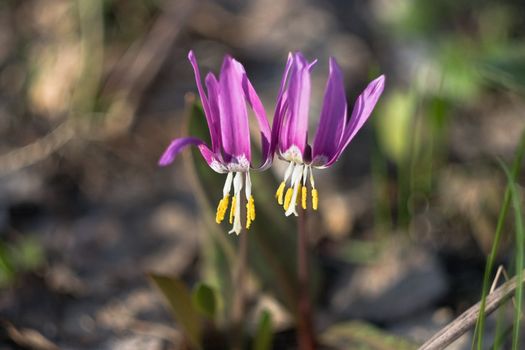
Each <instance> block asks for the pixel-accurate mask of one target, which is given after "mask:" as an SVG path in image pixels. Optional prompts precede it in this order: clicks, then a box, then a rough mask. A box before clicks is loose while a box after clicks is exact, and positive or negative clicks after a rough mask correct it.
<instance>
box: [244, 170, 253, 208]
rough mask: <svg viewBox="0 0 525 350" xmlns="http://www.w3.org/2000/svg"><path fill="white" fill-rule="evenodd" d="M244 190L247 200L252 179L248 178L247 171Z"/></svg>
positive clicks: (250, 193)
mask: <svg viewBox="0 0 525 350" xmlns="http://www.w3.org/2000/svg"><path fill="white" fill-rule="evenodd" d="M244 191H245V193H246V200H247V201H249V200H250V197H251V196H252V180H251V179H250V172H249V171H247V172H246V188H245V190H244Z"/></svg>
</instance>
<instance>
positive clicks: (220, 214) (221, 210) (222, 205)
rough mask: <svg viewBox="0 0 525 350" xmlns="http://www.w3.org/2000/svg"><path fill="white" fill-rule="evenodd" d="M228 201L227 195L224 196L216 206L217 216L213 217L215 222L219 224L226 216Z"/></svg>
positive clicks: (228, 196)
mask: <svg viewBox="0 0 525 350" xmlns="http://www.w3.org/2000/svg"><path fill="white" fill-rule="evenodd" d="M229 201H230V195H229V194H227V195H226V196H224V197H223V198H222V199H221V200H220V201H219V205H218V206H217V214H216V215H215V222H216V223H218V224H220V223H221V222H222V220H224V215H225V214H226V210H228V203H229Z"/></svg>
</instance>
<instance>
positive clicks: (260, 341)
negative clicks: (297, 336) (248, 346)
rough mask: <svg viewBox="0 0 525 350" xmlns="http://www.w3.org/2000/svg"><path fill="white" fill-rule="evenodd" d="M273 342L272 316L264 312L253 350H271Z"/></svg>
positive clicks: (258, 326) (260, 319)
mask: <svg viewBox="0 0 525 350" xmlns="http://www.w3.org/2000/svg"><path fill="white" fill-rule="evenodd" d="M272 340H273V325H272V315H271V314H270V313H269V312H268V311H266V310H264V311H263V312H262V313H261V317H260V318H259V324H258V325H257V332H256V333H255V339H254V341H253V350H270V349H271V348H272Z"/></svg>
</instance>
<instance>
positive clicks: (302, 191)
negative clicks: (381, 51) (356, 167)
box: [271, 52, 385, 216]
mask: <svg viewBox="0 0 525 350" xmlns="http://www.w3.org/2000/svg"><path fill="white" fill-rule="evenodd" d="M315 63H316V61H313V62H308V61H307V60H306V59H305V58H304V56H303V55H302V54H301V53H299V52H297V53H293V54H290V55H289V56H288V62H287V63H286V68H285V73H284V75H283V79H282V82H281V87H280V90H279V94H278V98H277V105H276V108H275V117H274V121H273V127H272V145H271V148H272V152H276V153H277V154H278V156H279V157H280V158H281V159H283V160H286V161H288V162H290V164H289V166H288V168H287V170H286V172H285V174H284V180H283V182H282V183H281V184H280V186H279V188H278V189H277V192H276V198H277V200H278V202H279V204H280V205H283V206H284V209H285V213H286V215H287V216H289V215H291V214H295V215H297V209H296V207H297V205H298V203H299V201H300V202H301V206H302V207H303V208H304V209H306V207H307V182H308V179H309V182H310V186H311V193H312V208H313V209H314V210H317V207H318V193H317V189H316V188H315V181H314V177H313V172H312V168H319V169H322V168H326V167H329V166H331V165H332V164H333V163H334V162H336V161H337V160H338V159H339V157H340V156H341V153H342V152H343V151H344V150H345V148H346V147H347V146H348V144H349V143H350V141H351V140H352V139H353V137H354V136H355V135H356V134H357V132H358V131H359V130H360V129H361V127H362V126H363V124H364V123H365V122H366V120H367V119H368V117H369V116H370V114H371V113H372V110H373V109H374V106H375V105H376V103H377V100H378V99H379V97H380V96H381V93H382V92H383V88H384V84H385V77H384V76H383V75H381V76H380V77H378V78H377V79H375V80H373V81H372V82H371V83H370V84H369V85H368V86H367V87H366V89H365V90H364V91H363V92H362V93H361V95H359V97H358V98H357V101H356V102H355V104H354V108H353V110H352V113H351V114H350V117H349V116H348V113H347V102H346V93H345V89H344V82H343V76H342V74H341V70H340V68H339V66H338V65H337V62H336V61H335V59H334V58H330V64H329V66H330V67H329V75H328V81H327V84H326V89H325V94H324V101H323V106H322V110H321V116H320V119H319V125H318V127H317V131H316V134H315V137H314V141H313V145H312V146H310V145H309V144H308V139H307V138H308V113H309V102H310V89H311V84H310V71H311V70H312V68H313V66H314V64H315ZM288 180H289V187H288V189H287V191H286V192H285V187H286V185H287V183H288Z"/></svg>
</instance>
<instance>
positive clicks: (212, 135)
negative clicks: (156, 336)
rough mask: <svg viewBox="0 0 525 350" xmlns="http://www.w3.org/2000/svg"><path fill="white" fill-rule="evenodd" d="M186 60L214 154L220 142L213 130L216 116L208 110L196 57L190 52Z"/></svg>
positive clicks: (216, 132)
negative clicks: (190, 69)
mask: <svg viewBox="0 0 525 350" xmlns="http://www.w3.org/2000/svg"><path fill="white" fill-rule="evenodd" d="M188 60H189V61H190V63H191V66H192V67H193V72H194V74H195V82H196V83H197V90H198V91H199V95H200V98H201V102H202V108H203V109H204V114H205V115H206V121H207V122H208V128H209V130H210V138H211V146H212V149H213V150H214V151H215V152H216V151H217V150H218V148H219V147H220V141H219V140H218V139H217V135H218V132H219V130H218V129H216V128H215V125H216V124H217V123H215V118H217V117H218V116H217V115H214V114H213V113H212V111H211V110H210V105H209V102H208V96H206V93H205V92H204V89H203V88H202V81H201V74H200V70H199V65H198V64H197V57H195V54H194V53H193V50H191V51H190V52H189V53H188Z"/></svg>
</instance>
